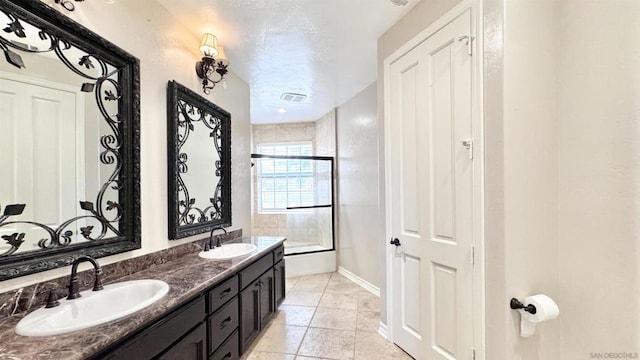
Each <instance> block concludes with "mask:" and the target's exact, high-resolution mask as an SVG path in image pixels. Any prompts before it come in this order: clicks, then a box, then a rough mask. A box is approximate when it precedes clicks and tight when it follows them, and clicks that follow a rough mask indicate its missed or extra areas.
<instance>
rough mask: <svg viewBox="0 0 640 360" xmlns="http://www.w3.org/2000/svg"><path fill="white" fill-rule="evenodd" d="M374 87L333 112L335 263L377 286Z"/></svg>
mask: <svg viewBox="0 0 640 360" xmlns="http://www.w3.org/2000/svg"><path fill="white" fill-rule="evenodd" d="M376 96H377V84H376V83H375V82H374V83H373V84H371V85H369V86H368V87H367V88H365V89H364V90H362V91H361V92H360V93H359V94H357V95H356V96H354V97H353V98H351V99H350V100H349V101H347V102H346V103H344V104H343V105H341V106H339V107H338V108H337V130H338V131H337V133H338V157H337V162H338V173H339V196H338V197H339V199H340V202H339V207H338V228H339V231H338V239H339V246H338V249H339V251H338V265H339V266H341V267H343V268H345V269H346V270H349V271H350V272H351V273H353V274H355V275H357V276H358V277H360V278H362V279H364V280H366V281H368V282H369V283H371V284H373V285H375V286H377V287H379V286H380V283H381V273H380V263H379V254H380V252H381V251H382V250H381V249H380V241H379V232H378V229H377V228H376V227H374V226H370V225H371V222H372V221H375V220H376V219H377V217H378V208H379V203H378V197H377V196H376V195H377V194H378V193H379V186H378V175H379V174H378V172H379V168H378V166H377V164H378V127H377V103H378V102H377V98H376Z"/></svg>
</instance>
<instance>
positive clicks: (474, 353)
mask: <svg viewBox="0 0 640 360" xmlns="http://www.w3.org/2000/svg"><path fill="white" fill-rule="evenodd" d="M471 360H476V349H471Z"/></svg>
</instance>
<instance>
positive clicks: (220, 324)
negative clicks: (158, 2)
mask: <svg viewBox="0 0 640 360" xmlns="http://www.w3.org/2000/svg"><path fill="white" fill-rule="evenodd" d="M282 253H283V247H280V248H278V249H276V250H275V251H272V252H269V253H267V254H265V255H263V256H262V257H260V258H259V259H258V260H256V261H254V262H252V263H251V264H250V265H248V266H246V267H245V268H243V269H242V270H240V271H238V272H237V273H235V274H233V275H232V276H230V277H229V278H227V279H226V280H224V281H222V282H220V283H218V284H216V285H214V286H213V287H211V288H209V289H207V290H205V291H204V293H201V294H200V295H198V296H196V297H195V298H193V299H192V300H190V301H188V302H187V303H185V304H184V305H181V306H179V307H178V308H177V309H175V310H173V311H171V312H170V313H169V314H168V315H166V316H164V317H163V318H161V319H160V320H158V321H156V322H155V323H153V324H152V325H150V326H148V327H147V328H145V329H143V330H142V331H140V332H138V333H136V334H134V335H133V336H132V337H129V338H128V339H127V340H122V341H120V342H118V343H116V344H114V345H112V346H111V347H110V348H108V349H105V350H104V351H101V352H100V353H98V354H95V355H94V356H92V357H90V359H109V360H131V359H136V360H143V359H162V360H238V359H240V356H241V355H242V353H244V351H245V350H246V349H247V348H248V347H249V345H250V344H251V342H252V341H253V340H254V339H255V338H256V337H257V336H258V334H259V333H260V331H261V330H262V329H263V328H264V326H265V325H266V324H267V322H268V321H269V320H271V318H272V317H273V315H274V314H275V312H276V310H277V306H279V304H280V303H282V301H284V281H285V280H284V279H285V278H284V270H285V269H284V260H283V259H282ZM274 260H278V261H277V263H276V264H275V265H274V263H275V262H274Z"/></svg>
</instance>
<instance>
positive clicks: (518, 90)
mask: <svg viewBox="0 0 640 360" xmlns="http://www.w3.org/2000/svg"><path fill="white" fill-rule="evenodd" d="M504 4H505V7H504V12H505V16H504V50H503V51H504V52H503V76H504V78H503V86H504V93H503V99H502V101H503V103H502V107H503V123H502V129H500V130H501V132H502V138H503V140H502V141H501V145H502V154H501V157H502V162H503V163H502V164H500V165H499V166H501V167H502V169H499V170H497V171H499V172H500V173H501V174H502V176H503V181H504V183H503V184H504V186H503V188H502V189H501V192H502V194H501V196H502V198H503V201H504V203H503V206H504V208H503V210H504V212H503V213H501V214H494V213H492V212H491V211H490V210H487V212H486V217H487V218H486V222H487V223H490V222H491V221H492V220H493V219H494V217H495V216H502V217H503V219H502V220H498V223H501V224H502V225H503V226H504V234H503V235H504V237H503V238H502V239H498V238H495V237H491V236H486V237H485V242H486V243H487V247H488V248H491V246H493V245H498V246H503V250H502V251H500V252H498V253H494V252H491V251H488V252H487V259H486V262H487V263H489V262H492V261H495V260H498V261H499V262H500V263H502V264H503V267H502V269H497V271H487V272H486V277H487V287H486V294H487V299H486V301H487V307H492V308H493V311H497V312H502V314H499V315H498V316H497V317H496V318H495V319H494V318H492V317H490V316H487V322H488V323H491V322H493V321H500V322H502V321H504V320H506V322H505V323H501V324H500V325H504V328H503V329H502V331H498V332H487V334H486V336H487V339H488V342H489V343H491V344H492V345H493V346H495V347H494V349H495V348H499V347H500V346H504V348H505V350H506V355H507V357H506V358H509V359H513V360H516V359H531V360H533V359H536V360H543V359H557V358H559V357H558V346H559V322H558V321H551V322H548V323H545V324H541V325H540V326H539V328H538V334H537V335H536V336H535V337H533V338H529V339H523V338H521V337H520V334H519V322H520V315H519V314H518V313H517V312H515V311H513V310H511V309H509V307H508V306H507V304H508V300H509V298H511V297H518V298H523V297H526V296H528V295H532V294H537V293H545V294H547V295H549V296H551V298H554V299H556V300H558V298H559V293H558V290H559V289H558V276H559V275H558V207H557V197H558V159H557V152H558V135H557V106H558V94H557V90H556V85H557V74H558V72H557V65H556V63H557V34H556V19H557V14H556V12H557V10H556V5H555V0H535V1H531V0H507V1H505V2H504ZM485 120H486V121H487V122H488V121H491V119H489V118H488V117H487V118H485ZM493 130H497V129H492V130H491V131H493ZM487 131H489V130H487ZM487 136H495V134H492V135H487ZM485 143H486V146H487V147H490V146H495V145H494V144H489V143H488V142H487V141H485ZM485 164H486V165H485V166H486V170H485V171H486V173H489V172H494V171H496V169H495V167H494V164H495V163H494V162H493V157H492V156H486V157H485ZM498 191H500V190H498ZM493 195H494V193H492V192H489V191H487V192H486V193H485V197H486V198H487V199H490V198H492V197H493ZM494 241H498V244H492V242H494ZM492 249H495V248H492ZM501 256H503V258H501ZM498 279H502V280H503V281H504V284H502V285H498V289H496V290H497V291H494V288H493V285H494V284H495V281H496V280H498ZM498 309H499V310H498ZM505 315H506V319H503V318H504V316H505ZM492 325H494V326H496V327H497V328H500V327H501V326H500V325H498V324H492ZM495 355H496V356H494V354H493V353H492V352H488V353H487V358H488V359H494V358H499V356H497V354H495Z"/></svg>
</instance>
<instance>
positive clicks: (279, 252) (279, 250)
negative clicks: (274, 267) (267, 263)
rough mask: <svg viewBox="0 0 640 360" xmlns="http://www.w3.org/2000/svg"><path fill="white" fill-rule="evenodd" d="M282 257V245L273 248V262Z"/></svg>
mask: <svg viewBox="0 0 640 360" xmlns="http://www.w3.org/2000/svg"><path fill="white" fill-rule="evenodd" d="M282 258H284V246H280V247H279V248H277V249H275V250H273V263H274V264H276V263H278V261H280V260H282Z"/></svg>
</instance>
